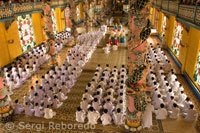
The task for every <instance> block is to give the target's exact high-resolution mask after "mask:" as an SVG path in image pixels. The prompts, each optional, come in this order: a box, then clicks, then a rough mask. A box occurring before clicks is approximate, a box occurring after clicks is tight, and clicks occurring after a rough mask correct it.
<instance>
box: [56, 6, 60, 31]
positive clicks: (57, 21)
mask: <svg viewBox="0 0 200 133" xmlns="http://www.w3.org/2000/svg"><path fill="white" fill-rule="evenodd" d="M55 11H56V25H57V29H58V33H59V32H61V31H62V30H61V29H62V28H61V9H60V8H56V9H55Z"/></svg>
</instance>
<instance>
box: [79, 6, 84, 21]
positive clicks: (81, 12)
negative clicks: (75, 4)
mask: <svg viewBox="0 0 200 133" xmlns="http://www.w3.org/2000/svg"><path fill="white" fill-rule="evenodd" d="M79 6H80V14H81V20H83V19H84V14H83V3H79Z"/></svg>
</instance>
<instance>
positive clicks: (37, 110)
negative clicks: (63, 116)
mask: <svg viewBox="0 0 200 133" xmlns="http://www.w3.org/2000/svg"><path fill="white" fill-rule="evenodd" d="M43 115H44V111H41V107H40V106H39V104H38V103H35V106H34V116H36V117H43Z"/></svg>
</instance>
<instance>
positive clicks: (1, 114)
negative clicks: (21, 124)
mask: <svg viewBox="0 0 200 133" xmlns="http://www.w3.org/2000/svg"><path fill="white" fill-rule="evenodd" d="M12 117H13V109H12V108H11V105H10V103H9V98H8V90H7V88H6V87H4V84H3V71H2V70H1V69H0V121H1V122H3V123H6V122H10V121H12Z"/></svg>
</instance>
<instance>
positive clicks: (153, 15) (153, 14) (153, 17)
mask: <svg viewBox="0 0 200 133" xmlns="http://www.w3.org/2000/svg"><path fill="white" fill-rule="evenodd" d="M154 19H155V8H153V13H152V25H154V21H155V20H154Z"/></svg>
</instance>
